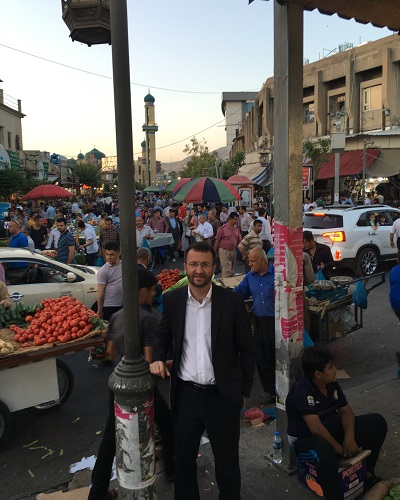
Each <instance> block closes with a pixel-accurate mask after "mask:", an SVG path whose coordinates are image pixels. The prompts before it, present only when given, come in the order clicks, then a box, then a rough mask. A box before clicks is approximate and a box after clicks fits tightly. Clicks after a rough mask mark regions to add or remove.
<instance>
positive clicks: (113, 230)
mask: <svg viewBox="0 0 400 500" xmlns="http://www.w3.org/2000/svg"><path fill="white" fill-rule="evenodd" d="M105 224H106V225H105V227H104V228H103V229H101V231H100V237H99V255H101V256H102V257H103V259H104V262H105V261H106V259H105V249H104V247H105V246H106V244H107V243H110V242H111V241H115V243H117V244H118V246H120V241H119V229H118V228H117V227H115V226H114V224H113V220H112V219H111V217H107V218H106V220H105Z"/></svg>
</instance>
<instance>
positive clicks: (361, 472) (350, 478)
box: [297, 450, 371, 500]
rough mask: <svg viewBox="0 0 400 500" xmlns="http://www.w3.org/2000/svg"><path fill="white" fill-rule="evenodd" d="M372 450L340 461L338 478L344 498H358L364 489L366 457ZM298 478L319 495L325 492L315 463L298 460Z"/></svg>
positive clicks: (350, 499)
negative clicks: (319, 480) (319, 481)
mask: <svg viewBox="0 0 400 500" xmlns="http://www.w3.org/2000/svg"><path fill="white" fill-rule="evenodd" d="M370 454H371V452H370V450H365V451H362V452H360V453H358V455H356V456H355V457H353V458H349V459H344V460H341V461H340V462H339V469H338V479H339V484H340V490H341V493H342V495H343V496H342V498H343V500H353V499H354V498H358V497H359V496H360V495H361V494H362V493H363V491H364V484H365V479H366V474H367V464H366V458H367V456H368V455H370ZM297 478H298V479H299V481H300V482H301V483H302V484H304V486H306V487H307V488H308V489H309V490H311V491H312V492H314V493H315V494H316V495H318V496H319V497H323V496H324V493H323V491H322V488H321V486H320V484H319V483H318V473H317V470H316V468H315V466H314V464H313V463H310V462H306V461H304V460H300V459H298V460H297Z"/></svg>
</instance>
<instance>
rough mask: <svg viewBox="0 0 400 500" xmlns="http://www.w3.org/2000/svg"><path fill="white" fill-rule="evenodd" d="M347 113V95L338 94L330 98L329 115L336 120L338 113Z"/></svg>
mask: <svg viewBox="0 0 400 500" xmlns="http://www.w3.org/2000/svg"><path fill="white" fill-rule="evenodd" d="M345 111H346V95H345V94H338V95H333V96H331V97H330V98H329V114H330V115H331V117H333V118H336V113H344V112H345Z"/></svg>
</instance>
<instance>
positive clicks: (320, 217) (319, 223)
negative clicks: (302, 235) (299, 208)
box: [303, 212, 343, 229]
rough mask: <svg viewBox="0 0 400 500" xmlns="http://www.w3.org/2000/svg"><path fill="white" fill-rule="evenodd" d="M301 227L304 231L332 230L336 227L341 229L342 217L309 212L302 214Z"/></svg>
mask: <svg viewBox="0 0 400 500" xmlns="http://www.w3.org/2000/svg"><path fill="white" fill-rule="evenodd" d="M303 226H304V229H333V228H336V227H343V216H342V215H336V214H326V213H322V212H315V213H313V212H310V213H308V214H304V217H303Z"/></svg>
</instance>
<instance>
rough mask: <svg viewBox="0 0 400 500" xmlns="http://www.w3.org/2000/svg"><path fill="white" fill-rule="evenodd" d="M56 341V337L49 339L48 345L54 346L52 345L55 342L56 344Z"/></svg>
mask: <svg viewBox="0 0 400 500" xmlns="http://www.w3.org/2000/svg"><path fill="white" fill-rule="evenodd" d="M55 341H56V339H55V337H49V338H48V339H47V343H48V344H52V343H53V342H55Z"/></svg>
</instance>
